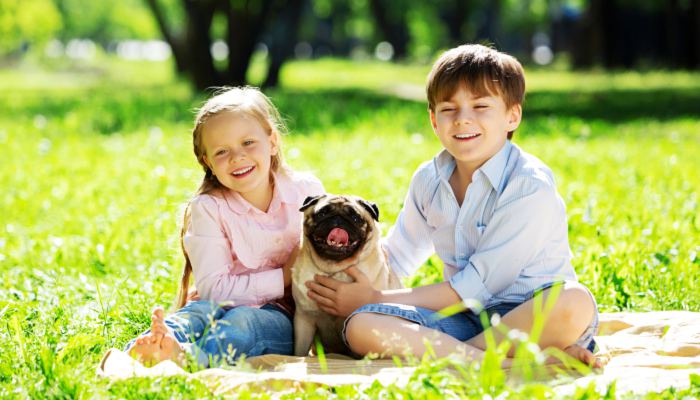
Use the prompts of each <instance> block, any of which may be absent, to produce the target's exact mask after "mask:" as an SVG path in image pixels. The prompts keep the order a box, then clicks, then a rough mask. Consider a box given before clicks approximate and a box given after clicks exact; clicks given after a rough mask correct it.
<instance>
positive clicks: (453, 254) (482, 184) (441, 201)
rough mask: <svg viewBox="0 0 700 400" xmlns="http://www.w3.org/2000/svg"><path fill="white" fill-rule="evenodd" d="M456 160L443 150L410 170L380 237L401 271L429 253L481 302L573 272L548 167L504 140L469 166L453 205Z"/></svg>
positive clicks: (466, 295) (513, 298)
mask: <svg viewBox="0 0 700 400" xmlns="http://www.w3.org/2000/svg"><path fill="white" fill-rule="evenodd" d="M455 167H456V164H455V160H454V158H453V157H452V156H451V155H450V154H449V153H448V152H447V151H446V150H443V151H442V152H441V153H439V154H438V155H437V156H435V158H433V159H432V160H431V161H428V162H425V163H423V164H422V165H421V166H420V167H419V168H418V170H417V171H416V173H415V174H414V175H413V178H412V180H411V184H410V186H409V189H408V194H407V195H406V200H405V202H404V207H403V209H402V210H401V212H400V213H399V216H398V218H397V220H396V224H395V225H394V226H393V227H392V228H391V230H390V231H389V234H388V236H387V237H386V239H385V240H384V247H385V248H386V250H387V252H388V254H389V263H390V264H391V266H392V268H393V269H394V271H396V273H397V274H398V275H400V276H407V275H410V274H412V273H413V272H415V271H416V269H418V268H419V267H420V266H421V265H422V264H423V263H424V262H425V261H426V260H427V259H428V257H430V255H432V254H433V253H437V255H438V256H439V257H440V259H441V260H442V261H443V263H444V265H445V268H444V278H445V280H449V282H450V285H451V286H452V288H454V290H455V291H456V292H457V293H458V294H459V296H460V297H461V298H462V299H465V300H466V299H476V300H478V301H479V302H480V303H481V304H482V305H484V306H485V307H490V306H492V305H495V304H498V303H501V302H522V301H524V300H525V296H526V295H527V294H528V293H529V292H530V291H531V290H533V289H535V288H537V287H539V286H541V285H543V284H545V283H548V282H552V281H555V280H562V279H569V280H576V273H575V272H574V269H573V267H572V266H571V250H570V248H569V239H568V228H567V221H566V207H565V205H564V201H563V200H562V198H561V196H559V194H558V193H557V189H556V185H555V182H554V176H553V175H552V171H551V170H550V169H549V168H548V167H547V166H546V165H545V164H544V163H543V162H542V161H540V160H539V159H538V158H537V157H534V156H532V155H530V154H528V153H526V152H524V151H523V150H521V149H520V148H519V147H518V146H517V145H515V144H513V143H511V142H510V141H506V144H505V145H504V146H503V148H502V149H501V150H500V151H499V152H498V153H496V154H495V155H494V156H493V157H492V158H491V159H489V160H488V161H487V162H486V163H484V165H482V166H481V168H479V169H478V170H476V171H475V172H474V175H473V176H472V183H471V184H470V185H469V186H468V187H467V192H466V195H465V197H464V201H463V202H462V206H461V207H460V206H459V205H458V204H457V200H456V198H455V196H454V193H453V192H452V188H451V186H450V184H449V179H450V176H451V175H452V172H453V171H454V169H455Z"/></svg>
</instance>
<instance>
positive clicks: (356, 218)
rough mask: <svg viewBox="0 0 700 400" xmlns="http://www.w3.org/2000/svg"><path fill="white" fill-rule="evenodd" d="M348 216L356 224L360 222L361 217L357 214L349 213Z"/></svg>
mask: <svg viewBox="0 0 700 400" xmlns="http://www.w3.org/2000/svg"><path fill="white" fill-rule="evenodd" d="M350 218H351V219H352V221H353V222H355V223H357V224H359V223H362V217H360V216H359V215H357V214H355V213H352V214H351V215H350Z"/></svg>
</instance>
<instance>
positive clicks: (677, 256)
mask: <svg viewBox="0 0 700 400" xmlns="http://www.w3.org/2000/svg"><path fill="white" fill-rule="evenodd" d="M108 61H109V62H104V61H103V62H100V63H96V64H94V65H90V66H87V67H82V68H81V69H80V70H77V71H76V69H75V67H74V66H73V67H71V66H63V65H60V66H55V68H54V69H52V70H50V71H47V70H46V69H43V68H39V67H36V66H34V65H27V66H23V68H22V69H21V70H20V69H13V70H0V92H2V96H0V110H2V111H1V112H0V148H1V149H2V150H1V151H2V157H1V158H0V181H2V182H3V191H2V192H0V212H1V213H2V215H3V218H2V219H1V220H0V271H2V278H3V279H2V283H0V397H3V398H5V397H18V398H24V397H41V398H43V397H79V398H90V397H94V396H99V397H118V398H135V397H152V398H171V397H202V396H205V395H207V393H208V392H207V390H206V388H204V387H203V386H202V385H201V384H199V383H197V382H196V381H192V380H186V379H184V378H169V379H159V380H153V379H151V380H149V379H140V380H134V381H129V382H127V383H115V384H110V383H109V382H107V381H105V380H102V379H99V378H97V377H96V376H95V373H94V372H95V368H96V364H97V363H98V362H99V359H100V357H101V356H102V355H103V354H104V352H105V351H106V350H107V349H109V348H111V347H118V348H121V347H123V345H124V344H125V343H126V342H127V341H128V340H129V339H131V338H133V337H134V336H135V335H137V334H138V333H139V332H141V331H142V330H144V329H145V328H146V327H147V325H148V322H149V312H150V309H151V307H152V306H153V305H156V304H163V305H169V304H170V303H171V300H172V298H173V297H174V294H175V289H176V281H177V275H178V274H179V272H180V268H181V256H180V254H179V250H178V237H177V232H178V229H177V227H178V224H179V223H180V218H181V211H182V207H183V205H184V204H185V202H186V201H187V200H188V198H189V197H190V196H191V195H192V193H193V192H194V190H195V189H196V187H197V185H198V182H199V180H200V178H201V170H200V169H199V167H198V166H197V164H196V161H195V160H194V157H193V156H192V154H191V147H190V146H191V138H190V125H191V121H192V118H193V113H192V110H193V109H194V108H195V107H197V106H198V105H199V104H201V101H202V100H203V99H204V98H205V97H206V96H205V95H202V94H199V95H197V94H193V93H192V92H191V91H190V89H189V87H188V86H187V84H185V83H183V82H178V81H176V80H174V79H173V76H172V72H171V70H170V69H169V66H168V65H167V64H134V63H125V62H117V61H114V60H111V61H110V60H108ZM427 70H428V67H426V66H411V65H400V66H393V65H390V64H384V63H364V64H355V63H350V62H346V61H338V60H322V61H318V62H303V63H302V62H299V63H292V64H289V65H288V66H287V67H286V68H285V69H284V70H283V73H282V79H283V83H284V88H283V89H278V90H275V91H271V92H270V93H269V94H270V95H271V97H272V98H273V101H274V102H275V104H277V105H278V107H279V108H280V110H281V111H282V113H283V114H284V115H285V117H286V118H287V120H288V122H289V125H290V127H291V132H292V133H291V134H290V135H289V136H288V137H286V138H285V143H284V147H285V154H286V158H287V160H288V162H289V163H290V164H291V165H292V166H293V167H295V168H297V169H300V170H309V171H312V172H313V173H315V174H316V175H317V176H318V177H319V178H320V179H321V180H322V181H323V182H324V184H325V186H326V188H327V189H328V190H329V191H331V192H336V193H354V194H358V195H361V196H364V197H366V198H368V199H370V200H372V201H375V202H376V203H378V205H379V208H380V211H381V219H382V224H383V228H384V231H385V232H386V230H387V229H388V228H389V226H391V223H392V222H393V221H394V220H395V218H396V215H397V213H398V211H399V209H400V207H401V203H402V200H403V196H404V195H405V191H406V189H407V187H408V182H409V180H410V177H411V174H412V172H413V171H414V170H415V168H416V167H417V166H418V165H419V164H420V163H421V162H422V161H424V160H427V159H429V158H430V157H432V155H433V154H435V153H436V152H437V151H438V150H439V143H438V141H437V139H436V138H435V137H434V136H433V134H432V132H431V130H430V126H429V124H428V119H427V113H426V111H425V109H426V105H425V103H424V102H422V101H420V97H421V96H422V95H421V87H422V84H423V81H424V77H425V74H426V73H427ZM528 84H529V92H528V95H527V100H526V104H525V114H524V115H525V116H524V124H523V125H522V127H521V129H519V131H518V132H517V133H516V137H515V142H516V143H517V144H518V145H520V146H522V147H523V148H524V149H525V150H527V151H529V152H531V153H533V154H535V155H537V156H539V157H540V158H541V159H543V160H544V161H545V162H546V163H547V164H549V165H550V166H551V167H552V169H553V171H554V173H555V175H556V177H557V182H558V185H559V191H560V193H561V194H562V196H563V197H564V200H565V202H566V204H567V207H568V215H569V234H570V242H571V247H572V250H573V252H574V255H575V258H574V266H575V268H576V271H577V273H578V274H579V277H580V279H581V281H582V282H583V283H584V284H586V285H588V287H590V288H591V290H592V291H593V293H594V294H595V296H596V299H597V300H598V302H599V305H600V308H601V311H617V310H635V311H645V310H668V309H683V310H693V311H698V310H700V295H699V294H698V293H700V287H699V286H700V285H699V283H700V274H698V269H699V268H700V256H698V253H700V244H699V243H700V241H699V240H698V239H699V238H700V221H699V220H698V216H697V214H698V208H699V207H698V201H699V199H698V193H699V191H700V190H699V188H700V157H698V156H697V155H698V154H700V109H698V106H697V105H698V104H700V74H697V73H696V74H692V73H671V72H663V71H661V72H649V73H643V74H642V73H634V72H630V73H618V74H604V73H598V72H590V73H579V74H573V73H567V72H562V71H545V70H537V71H529V72H528ZM397 88H399V89H398V91H397ZM397 92H399V93H400V94H401V95H402V97H397V96H395V94H396V93H397ZM411 98H417V99H418V100H411ZM440 271H441V264H440V261H439V260H438V259H437V258H435V257H433V258H432V259H431V260H430V261H429V262H428V264H426V266H425V267H424V268H422V269H421V270H420V272H419V274H417V275H416V276H415V277H413V278H412V279H411V280H409V281H408V283H409V284H410V285H419V284H426V283H431V282H436V281H439V280H441V272H440ZM446 363H449V361H446V360H440V361H434V362H423V363H419V364H418V365H419V368H418V371H417V373H416V375H415V376H414V377H413V378H412V380H411V382H410V383H409V385H408V386H407V387H405V388H398V387H390V388H385V387H381V385H373V386H372V387H370V388H365V389H359V388H353V387H345V388H340V389H338V390H337V391H335V392H334V393H328V392H327V390H325V389H318V390H308V391H306V392H304V396H305V397H307V398H325V397H326V396H328V395H335V396H338V397H347V398H354V397H357V396H360V395H362V396H365V397H369V398H373V397H379V396H384V397H390V395H389V393H393V394H394V395H396V396H400V395H403V396H407V395H409V394H411V395H414V396H416V397H420V398H432V397H439V393H446V394H448V395H449V394H452V395H454V396H462V395H464V396H467V395H469V396H475V397H481V396H483V395H484V394H487V393H488V394H491V395H493V396H494V397H495V396H497V395H499V394H503V393H506V391H509V392H508V393H510V396H512V397H516V398H517V397H539V398H543V397H546V396H550V395H551V394H552V392H551V389H549V388H548V387H546V386H545V385H541V384H535V383H533V384H529V385H521V386H518V387H517V388H507V386H506V382H505V381H504V380H503V379H504V378H503V377H500V375H498V373H497V372H496V371H485V370H475V369H466V370H463V372H462V376H461V377H460V376H458V377H455V376H453V375H450V374H447V373H445V372H443V371H442V370H441V368H442V367H443V366H444V365H446ZM696 383H697V382H696ZM609 390H614V388H609ZM699 392H700V384H695V386H693V388H692V389H690V390H689V391H686V392H683V393H682V394H685V395H689V396H692V395H697V394H698V393H699ZM676 395H680V394H679V393H678V392H674V391H667V392H665V393H664V394H663V395H662V396H666V397H669V398H670V397H673V396H676ZM575 397H578V398H597V397H602V395H600V394H596V393H595V391H594V389H591V388H587V389H582V391H581V393H578V394H577V395H576V396H575ZM613 397H614V396H613Z"/></svg>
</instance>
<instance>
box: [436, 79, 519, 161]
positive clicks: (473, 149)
mask: <svg viewBox="0 0 700 400" xmlns="http://www.w3.org/2000/svg"><path fill="white" fill-rule="evenodd" d="M521 116H522V107H521V106H520V105H519V104H517V105H515V106H513V107H511V108H510V109H507V108H506V104H505V102H504V101H503V98H501V96H500V95H497V94H487V95H485V96H477V95H475V94H473V93H472V92H470V91H469V90H468V89H467V88H466V87H465V86H461V87H459V88H458V89H457V90H456V91H455V93H454V94H453V95H452V97H451V98H449V99H446V100H444V101H440V102H438V103H437V104H436V105H435V111H433V110H430V122H431V123H432V125H433V130H434V131H435V134H436V135H437V137H438V138H439V139H440V142H441V143H442V145H443V146H444V147H445V149H447V151H448V152H449V153H450V154H451V155H452V156H453V157H454V158H455V160H456V161H457V166H458V167H459V168H460V169H464V168H466V170H467V171H469V172H472V173H473V171H475V170H476V169H477V168H479V167H481V166H482V165H483V164H484V163H485V162H486V161H487V160H488V159H490V158H491V157H493V156H494V155H495V154H496V153H498V151H499V150H500V149H501V148H502V147H503V145H504V144H505V142H506V140H507V138H508V132H510V131H513V130H515V129H516V128H517V127H518V125H519V124H520V118H521Z"/></svg>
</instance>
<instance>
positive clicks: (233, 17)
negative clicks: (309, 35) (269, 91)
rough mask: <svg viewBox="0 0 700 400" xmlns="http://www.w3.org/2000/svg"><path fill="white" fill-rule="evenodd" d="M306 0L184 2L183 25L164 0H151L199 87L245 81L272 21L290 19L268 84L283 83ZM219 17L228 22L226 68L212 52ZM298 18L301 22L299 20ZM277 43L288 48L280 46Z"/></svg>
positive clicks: (182, 66)
mask: <svg viewBox="0 0 700 400" xmlns="http://www.w3.org/2000/svg"><path fill="white" fill-rule="evenodd" d="M302 1H303V0H180V5H181V7H182V9H183V11H184V12H183V14H182V17H181V18H182V19H184V21H181V24H182V25H184V26H179V27H178V25H177V23H176V22H173V21H172V20H171V19H169V18H168V16H167V15H166V11H165V8H164V7H163V6H162V4H161V2H160V0H146V2H147V4H148V6H149V8H150V9H151V11H152V12H153V15H154V17H155V18H156V21H157V22H158V26H159V28H160V31H161V33H162V35H163V38H164V40H165V41H167V42H168V44H170V47H171V48H172V52H173V56H174V58H175V64H176V68H177V70H178V72H179V73H181V74H184V75H185V76H187V77H189V78H190V79H191V80H192V82H193V83H194V85H195V87H196V88H197V89H200V90H202V89H206V88H208V87H212V86H221V85H243V84H245V83H246V82H247V81H246V73H247V71H248V67H249V66H250V61H251V58H252V56H253V52H254V50H255V45H256V44H257V43H259V42H261V40H262V37H263V34H264V33H265V32H266V29H268V28H269V27H270V25H271V24H270V22H271V21H272V20H281V19H282V18H284V21H285V22H284V24H286V25H287V28H288V30H287V31H282V32H279V35H282V36H284V37H285V38H284V40H282V41H280V42H278V43H279V45H277V44H275V45H273V46H272V47H273V51H272V58H273V62H272V63H271V65H270V72H271V75H270V76H269V79H268V81H267V83H268V84H269V85H274V84H276V83H277V76H278V74H279V69H280V67H281V65H282V63H283V62H284V60H285V59H286V58H287V57H289V55H290V52H289V51H288V50H287V49H288V48H289V47H291V45H292V44H293V43H295V41H296V30H297V28H298V18H299V16H298V15H297V14H296V13H297V12H299V11H298V10H300V9H301V6H302ZM216 15H219V16H221V17H222V18H223V19H224V20H225V22H226V33H225V35H224V38H223V39H224V41H225V42H226V44H227V45H228V50H229V53H228V60H227V63H226V66H225V68H221V69H220V68H217V65H216V63H215V61H214V58H213V56H212V54H211V51H210V49H211V46H212V43H213V39H212V36H211V30H212V24H213V21H214V17H215V16H216ZM294 21H296V22H294ZM277 46H281V47H284V49H280V48H279V47H277Z"/></svg>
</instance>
